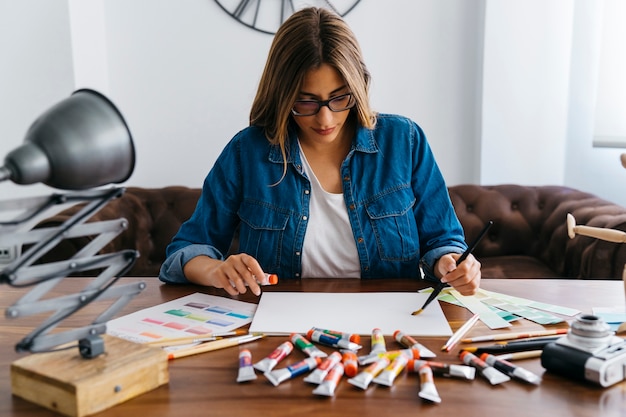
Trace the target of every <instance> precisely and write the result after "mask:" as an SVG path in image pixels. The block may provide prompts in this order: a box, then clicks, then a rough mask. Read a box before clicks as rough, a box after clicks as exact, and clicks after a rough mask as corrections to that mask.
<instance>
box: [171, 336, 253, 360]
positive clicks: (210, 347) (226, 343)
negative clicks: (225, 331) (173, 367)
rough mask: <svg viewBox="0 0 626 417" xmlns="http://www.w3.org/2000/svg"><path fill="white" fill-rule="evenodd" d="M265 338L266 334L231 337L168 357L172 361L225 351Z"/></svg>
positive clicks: (179, 351) (180, 351)
mask: <svg viewBox="0 0 626 417" xmlns="http://www.w3.org/2000/svg"><path fill="white" fill-rule="evenodd" d="M264 336H265V335H264V334H259V333H253V334H246V335H243V336H236V337H231V338H228V339H220V340H216V341H214V342H207V343H203V344H201V345H198V346H194V347H190V348H187V349H179V350H175V351H173V352H170V353H169V354H168V355H167V359H169V360H172V359H178V358H184V357H185V356H191V355H197V354H198V353H205V352H212V351H214V350H218V349H224V348H228V347H231V346H237V345H241V344H243V343H248V342H252V341H254V340H257V339H260V338H262V337H264Z"/></svg>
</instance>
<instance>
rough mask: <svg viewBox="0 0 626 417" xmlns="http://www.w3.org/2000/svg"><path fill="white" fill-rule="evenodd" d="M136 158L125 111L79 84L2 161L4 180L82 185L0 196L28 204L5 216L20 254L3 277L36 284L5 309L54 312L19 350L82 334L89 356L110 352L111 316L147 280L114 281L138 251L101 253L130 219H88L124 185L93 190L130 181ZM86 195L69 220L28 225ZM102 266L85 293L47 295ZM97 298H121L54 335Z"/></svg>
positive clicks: (1, 206)
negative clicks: (60, 253)
mask: <svg viewBox="0 0 626 417" xmlns="http://www.w3.org/2000/svg"><path fill="white" fill-rule="evenodd" d="M134 165H135V149H134V145H133V141H132V137H131V134H130V131H129V129H128V127H127V125H126V122H125V121H124V118H123V117H122V115H121V114H120V113H119V111H118V110H117V109H116V107H115V106H114V105H113V103H111V102H110V101H109V100H108V99H107V98H106V97H104V96H103V95H101V94H99V93H97V92H95V91H93V90H87V89H83V90H78V91H76V92H75V93H74V94H72V95H71V96H70V97H69V98H67V99H65V100H63V101H61V102H59V103H58V104H56V105H55V106H53V107H52V108H50V109H49V110H48V111H46V112H45V113H44V114H42V115H41V116H40V117H39V118H38V119H37V120H35V122H34V123H33V124H32V126H31V127H30V128H29V130H28V132H27V134H26V138H25V140H24V143H23V144H22V145H21V146H19V147H18V148H16V149H15V150H13V151H11V152H10V153H9V154H8V155H7V156H6V158H5V160H4V166H2V167H0V181H5V180H11V181H13V182H15V183H17V184H34V183H44V184H47V185H49V186H51V187H55V188H60V189H65V190H81V191H79V192H74V193H68V194H53V195H52V196H49V197H44V198H39V197H36V198H25V199H17V200H10V201H5V202H0V211H2V210H16V209H19V210H21V213H20V215H19V216H18V217H16V218H15V219H14V220H11V221H4V222H0V248H3V251H4V252H3V253H5V255H7V256H8V257H9V258H14V259H11V262H9V263H8V264H6V265H4V266H3V265H0V268H1V269H0V283H7V284H9V285H11V286H15V287H22V286H28V285H34V284H37V286H36V287H35V288H34V289H33V290H32V291H31V292H29V293H28V294H26V295H25V296H24V297H22V299H20V300H19V301H17V302H16V303H15V304H14V305H13V306H11V307H9V308H7V309H6V312H5V315H6V317H7V318H10V319H13V318H18V317H21V316H25V315H31V314H36V313H41V312H50V311H52V312H53V313H52V314H51V316H50V317H49V318H48V319H47V320H46V321H44V323H43V324H42V325H41V326H40V327H38V328H37V329H35V330H34V331H33V332H32V333H31V334H30V335H29V336H27V337H26V338H25V339H24V340H22V341H21V342H20V343H18V344H17V345H16V350H17V351H30V352H44V351H48V350H50V349H51V348H52V347H54V346H58V345H61V344H64V343H67V342H69V341H71V340H79V351H80V353H81V355H82V356H83V357H85V358H93V357H95V356H98V355H99V354H101V353H103V352H104V346H103V342H102V339H101V338H100V337H99V335H100V334H103V333H105V331H106V326H105V324H106V321H107V320H108V319H109V318H110V317H111V316H112V315H113V314H114V313H115V312H117V310H119V309H120V308H121V307H123V305H124V304H126V303H127V302H128V301H130V299H131V298H132V297H133V296H134V295H136V294H137V293H138V292H140V291H141V290H142V289H143V288H144V287H145V284H143V283H141V284H140V285H137V284H133V285H132V288H129V287H128V286H121V287H119V288H116V287H112V285H113V283H114V282H115V280H117V278H119V277H120V276H121V275H123V273H124V272H125V271H127V270H128V269H129V268H130V267H131V266H132V264H133V263H134V261H135V259H136V258H137V256H138V253H137V252H136V251H133V250H128V251H122V252H119V253H115V254H107V255H96V253H97V252H98V251H99V250H100V249H101V248H102V247H104V245H106V244H107V243H108V242H110V241H111V240H112V239H113V238H114V237H115V236H116V235H118V234H119V233H120V232H121V231H123V230H124V229H125V228H126V220H124V219H118V220H117V221H112V222H95V223H86V220H88V219H89V218H90V217H91V216H92V215H93V214H94V213H95V212H96V211H98V210H99V209H100V208H102V207H103V206H104V205H105V204H106V203H107V202H108V201H110V200H111V199H113V198H116V197H119V196H120V195H122V194H123V192H124V189H122V188H113V189H102V190H89V189H91V188H94V187H99V186H102V185H105V184H109V183H119V182H122V181H125V180H126V179H128V177H130V175H131V174H132V172H133V169H134ZM85 201H86V202H87V204H86V205H85V206H84V208H83V209H81V210H80V211H79V212H78V213H76V215H74V216H73V217H72V218H71V219H69V220H68V221H66V222H65V223H63V224H62V225H60V226H58V227H51V228H41V229H33V230H29V229H30V228H31V227H32V226H34V225H36V223H37V222H39V221H40V220H42V219H44V218H46V217H48V216H50V212H51V211H53V210H55V209H56V210H57V211H60V210H61V209H62V208H63V207H60V206H61V205H63V204H66V203H77V202H85ZM93 235H99V236H98V237H96V238H94V239H93V240H92V241H91V243H90V244H88V245H87V246H86V247H84V248H83V249H82V250H81V251H79V252H78V253H77V254H76V255H75V256H73V257H72V258H71V259H69V260H65V261H61V262H51V263H47V264H39V265H36V264H34V263H35V262H36V261H37V260H38V259H39V258H40V257H41V256H42V255H44V254H45V253H46V252H48V251H49V250H50V249H52V248H54V246H56V245H57V244H58V243H59V242H60V241H61V240H63V239H65V238H70V237H77V236H93ZM26 244H30V245H32V246H31V247H30V248H29V249H28V250H26V251H25V252H24V253H23V254H21V256H20V252H21V249H22V245H26ZM96 268H104V270H103V271H102V273H100V275H98V277H97V278H96V279H95V280H94V282H93V283H91V284H90V285H88V286H87V287H86V288H85V289H84V290H83V291H81V292H80V293H79V294H75V295H70V296H65V297H58V298H55V299H52V300H50V299H48V300H40V299H41V297H42V296H43V295H44V294H45V293H46V292H47V291H49V290H50V289H51V288H52V287H53V286H54V285H56V284H57V283H58V282H59V281H60V280H62V279H63V278H65V277H66V276H67V275H69V274H71V273H77V272H81V271H86V270H93V269H96ZM107 290H108V291H107ZM95 298H100V299H103V298H118V300H117V301H116V302H115V303H114V304H113V305H112V306H111V307H110V308H109V309H108V310H107V311H105V312H104V313H103V314H102V315H101V316H99V317H98V318H97V319H96V320H95V321H94V322H93V323H91V325H89V326H86V327H83V328H81V329H76V330H71V331H66V332H64V333H58V332H57V333H54V334H47V333H48V331H49V330H51V329H53V328H54V327H56V326H57V325H58V324H59V322H61V321H62V320H64V319H65V318H67V317H69V316H70V315H71V314H73V313H74V312H76V311H77V310H79V309H81V308H82V307H84V306H85V305H87V304H89V303H90V302H91V301H93V300H94V299H95Z"/></svg>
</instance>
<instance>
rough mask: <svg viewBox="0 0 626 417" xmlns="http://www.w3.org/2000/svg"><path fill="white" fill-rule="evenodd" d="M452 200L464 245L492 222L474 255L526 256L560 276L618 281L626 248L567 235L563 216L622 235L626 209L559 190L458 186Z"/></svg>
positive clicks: (510, 185)
mask: <svg viewBox="0 0 626 417" xmlns="http://www.w3.org/2000/svg"><path fill="white" fill-rule="evenodd" d="M449 192H450V198H451V200H452V204H453V205H454V209H455V211H456V213H457V216H458V218H459V220H460V221H461V224H462V225H463V229H464V230H465V233H466V239H467V241H472V240H473V239H474V238H475V237H476V236H477V235H478V233H479V232H480V230H481V229H482V227H483V226H484V225H485V223H486V222H487V221H489V220H493V222H494V224H493V226H492V227H491V229H490V231H489V233H488V235H487V236H486V237H485V238H484V239H483V240H482V241H481V243H480V244H479V246H478V247H477V248H476V250H475V252H474V254H475V256H476V257H477V258H478V259H480V258H483V257H495V256H507V255H520V254H521V255H527V256H531V257H534V258H537V259H540V260H541V261H542V262H544V263H545V264H546V265H548V266H549V267H550V268H551V269H553V270H554V271H555V272H557V273H558V275H560V276H562V277H571V278H591V277H605V278H609V277H613V278H619V277H621V274H622V269H623V267H624V263H625V262H626V245H619V244H617V245H616V244H614V243H610V242H604V241H601V240H597V239H593V238H588V237H584V236H577V237H576V238H575V239H570V238H569V237H568V235H567V225H566V220H565V219H566V216H567V213H572V214H573V215H574V217H575V218H576V221H577V224H584V225H587V226H596V227H607V228H611V229H619V230H624V231H626V209H624V208H623V207H621V206H618V205H616V204H614V203H611V202H609V201H606V200H603V199H601V198H598V197H597V196H595V195H592V194H589V193H585V192H582V191H578V190H575V189H572V188H568V187H562V186H522V185H514V184H503V185H493V186H481V185H458V186H453V187H449Z"/></svg>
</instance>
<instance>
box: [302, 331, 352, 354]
mask: <svg viewBox="0 0 626 417" xmlns="http://www.w3.org/2000/svg"><path fill="white" fill-rule="evenodd" d="M306 336H307V338H308V339H309V340H311V341H313V342H316V343H321V344H323V345H327V346H332V347H335V348H340V349H348V350H352V351H357V350H359V349H361V347H362V346H361V345H358V344H356V343H354V342H351V341H350V340H348V339H343V338H341V337H339V336H335V335H332V334H329V333H324V332H323V331H320V330H314V329H311V330H309V331H308V332H307V334H306Z"/></svg>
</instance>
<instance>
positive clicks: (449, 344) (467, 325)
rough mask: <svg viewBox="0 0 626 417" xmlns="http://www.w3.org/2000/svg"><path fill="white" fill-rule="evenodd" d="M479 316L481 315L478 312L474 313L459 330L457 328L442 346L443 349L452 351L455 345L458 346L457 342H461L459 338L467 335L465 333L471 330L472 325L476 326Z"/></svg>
mask: <svg viewBox="0 0 626 417" xmlns="http://www.w3.org/2000/svg"><path fill="white" fill-rule="evenodd" d="M479 318H480V317H479V315H478V314H474V315H473V316H472V318H471V319H469V320H468V321H466V322H465V323H464V324H463V326H461V327H460V328H459V330H457V331H456V332H455V333H454V334H453V335H452V336H451V337H450V339H448V341H447V342H446V343H445V344H444V345H443V346H442V347H441V350H443V351H446V352H450V351H451V350H452V349H453V348H454V346H456V344H457V343H459V340H461V338H462V337H463V336H465V334H467V332H469V330H470V329H471V328H472V326H474V324H476V322H477V321H478V319H479Z"/></svg>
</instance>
